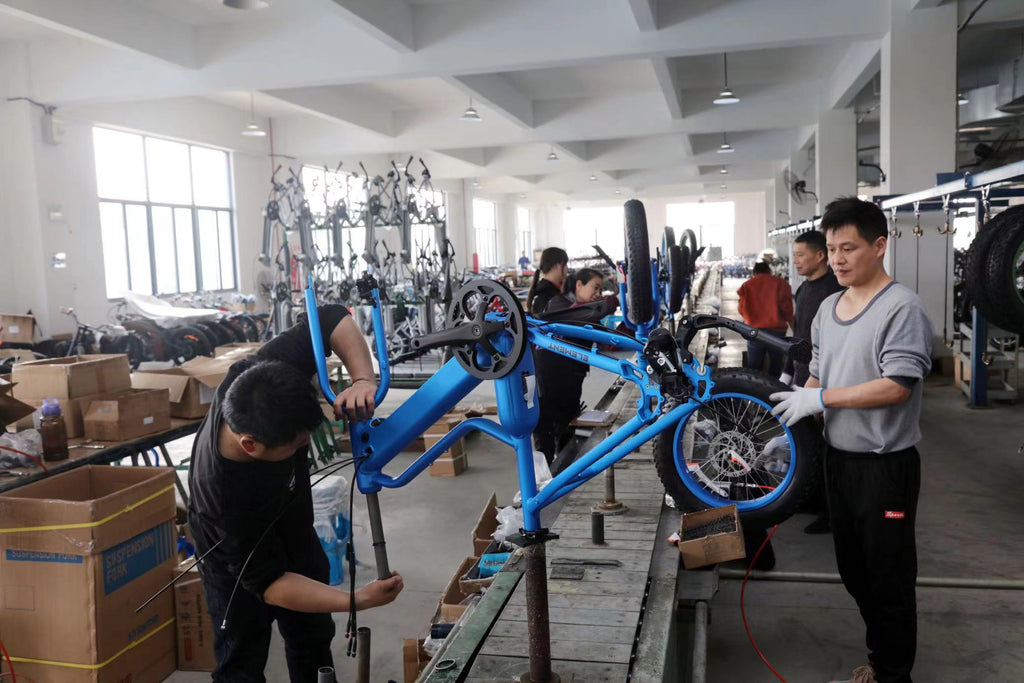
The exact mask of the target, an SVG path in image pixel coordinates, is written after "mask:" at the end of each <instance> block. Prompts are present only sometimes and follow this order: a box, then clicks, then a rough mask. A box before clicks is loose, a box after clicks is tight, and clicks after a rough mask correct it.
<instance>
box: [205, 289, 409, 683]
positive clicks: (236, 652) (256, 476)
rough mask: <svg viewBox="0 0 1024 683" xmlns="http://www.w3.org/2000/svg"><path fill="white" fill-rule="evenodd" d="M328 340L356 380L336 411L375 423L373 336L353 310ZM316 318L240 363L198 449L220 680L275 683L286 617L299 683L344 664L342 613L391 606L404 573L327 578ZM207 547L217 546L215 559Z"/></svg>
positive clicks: (327, 315) (290, 659)
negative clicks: (339, 661)
mask: <svg viewBox="0 0 1024 683" xmlns="http://www.w3.org/2000/svg"><path fill="white" fill-rule="evenodd" d="M318 315H319V318H320V326H321V329H322V330H323V343H324V347H325V348H329V349H332V350H333V351H334V352H335V353H337V354H338V356H339V357H340V358H341V359H342V362H344V364H345V367H346V368H347V369H348V371H349V375H350V377H352V384H351V386H350V387H349V388H348V389H346V390H345V391H343V392H342V393H341V394H340V395H339V396H338V399H337V401H335V403H334V413H335V415H336V416H338V417H340V416H342V415H347V416H349V417H350V418H353V419H355V418H356V417H357V416H358V417H359V418H360V419H367V418H369V417H370V416H371V415H372V413H373V408H374V405H373V402H374V394H375V392H376V389H377V382H376V380H375V378H374V374H373V365H372V362H371V360H370V352H369V349H368V348H367V346H366V342H365V341H364V339H363V337H362V334H360V332H359V329H358V327H357V326H356V324H355V322H354V321H353V319H352V317H351V316H350V315H349V314H348V311H347V310H346V309H345V308H344V307H343V306H337V305H331V306H322V307H320V309H319V311H318ZM315 372H316V366H315V360H314V356H313V343H312V340H311V339H310V333H309V325H308V322H306V321H305V320H303V321H302V322H300V323H299V324H298V325H295V326H294V327H292V328H290V329H289V330H286V331H285V332H284V333H282V334H280V335H278V336H277V337H275V338H274V339H272V340H271V341H269V342H268V343H267V344H266V345H264V346H263V347H262V348H261V349H260V350H259V352H257V354H256V355H254V356H250V357H249V358H245V359H243V360H240V361H238V362H237V363H235V364H234V365H232V366H231V368H230V370H229V371H228V374H227V376H226V377H225V378H224V381H223V382H222V383H221V385H220V387H219V388H218V389H217V391H216V393H215V395H214V397H213V400H212V402H211V404H210V410H209V413H208V414H207V415H206V418H205V419H204V420H203V423H202V424H201V425H200V426H199V431H198V433H197V434H196V439H195V442H194V444H193V446H192V462H191V465H190V467H189V473H188V480H189V489H190V491H191V492H192V496H191V498H190V500H189V510H188V520H189V526H190V528H191V531H192V533H193V535H194V537H195V541H196V552H197V554H198V555H206V557H205V559H204V560H203V561H202V563H201V564H200V565H199V573H200V576H201V578H202V582H203V591H204V593H205V595H206V602H207V607H208V610H209V613H210V617H211V620H212V622H213V624H214V634H213V640H214V652H215V654H216V658H217V668H216V669H215V670H214V672H213V680H214V681H217V682H218V683H263V682H264V681H265V680H266V679H265V678H264V674H263V670H264V667H265V666H266V662H267V654H268V650H269V647H270V634H271V624H272V623H273V622H274V621H276V622H277V625H278V630H279V631H280V632H281V636H282V637H283V639H284V645H285V657H286V660H287V664H288V675H289V678H290V680H291V682H292V683H309V682H310V681H314V680H317V671H318V669H319V668H320V667H325V666H329V667H333V662H332V658H331V640H332V639H333V638H334V620H333V619H332V617H331V614H330V613H331V612H346V611H348V610H349V609H350V607H352V606H353V602H354V607H355V609H357V610H362V609H367V608H370V607H376V606H379V605H385V604H387V603H389V602H391V601H392V600H394V599H395V597H397V595H398V593H399V592H400V591H401V590H402V577H401V576H399V575H398V574H394V575H393V576H392V577H391V578H389V579H386V580H383V581H373V582H372V583H370V584H368V585H366V586H364V587H362V588H360V589H359V590H357V591H356V592H355V593H354V594H350V593H348V592H347V591H343V590H338V589H337V588H334V587H332V586H330V585H328V584H327V581H328V579H329V576H330V567H329V565H328V561H327V557H326V555H325V554H324V551H323V548H322V547H321V545H320V539H319V537H318V536H317V534H316V531H315V530H314V529H313V502H312V492H311V484H310V476H309V455H308V448H307V444H308V443H309V436H310V431H311V430H313V429H315V428H316V427H317V426H318V425H319V424H320V422H321V421H322V419H323V414H322V413H321V411H320V405H319V402H318V398H317V394H316V390H315V389H314V387H313V384H312V382H311V381H310V380H311V379H312V377H313V375H314V374H315ZM207 551H210V552H209V554H208V555H207Z"/></svg>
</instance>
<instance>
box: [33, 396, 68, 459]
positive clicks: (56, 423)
mask: <svg viewBox="0 0 1024 683" xmlns="http://www.w3.org/2000/svg"><path fill="white" fill-rule="evenodd" d="M42 413H43V417H42V419H41V420H39V435H40V436H41V437H42V439H43V460H45V461H46V462H53V461H55V460H66V459H67V457H68V433H67V430H66V429H65V428H64V418H63V417H62V416H61V414H60V403H58V402H57V399H55V398H48V399H46V400H45V401H43V410H42Z"/></svg>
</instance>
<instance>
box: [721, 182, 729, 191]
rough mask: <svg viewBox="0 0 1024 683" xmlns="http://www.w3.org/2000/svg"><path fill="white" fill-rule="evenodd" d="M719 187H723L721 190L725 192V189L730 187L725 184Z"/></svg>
mask: <svg viewBox="0 0 1024 683" xmlns="http://www.w3.org/2000/svg"><path fill="white" fill-rule="evenodd" d="M719 187H721V188H722V189H723V190H724V189H725V188H727V187H729V186H728V185H726V184H725V183H722V184H721V185H720V186H719Z"/></svg>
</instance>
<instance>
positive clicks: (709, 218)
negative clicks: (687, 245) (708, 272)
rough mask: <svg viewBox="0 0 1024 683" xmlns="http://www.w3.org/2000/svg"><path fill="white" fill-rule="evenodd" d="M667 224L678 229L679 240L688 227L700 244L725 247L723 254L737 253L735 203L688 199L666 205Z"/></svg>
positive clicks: (727, 256) (727, 255)
mask: <svg viewBox="0 0 1024 683" xmlns="http://www.w3.org/2000/svg"><path fill="white" fill-rule="evenodd" d="M665 216H666V218H667V219H668V225H671V226H672V227H673V228H674V229H675V231H676V239H677V240H678V239H679V235H680V234H682V231H683V230H684V229H686V228H689V229H690V230H693V232H694V233H695V234H696V235H697V244H706V245H708V246H712V247H721V248H722V257H723V258H729V257H731V256H737V254H736V253H735V233H736V207H735V205H734V204H733V203H732V202H688V203H685V204H669V205H668V206H667V207H665Z"/></svg>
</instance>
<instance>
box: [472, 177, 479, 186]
mask: <svg viewBox="0 0 1024 683" xmlns="http://www.w3.org/2000/svg"><path fill="white" fill-rule="evenodd" d="M473 187H480V181H479V180H477V179H476V178H474V179H473Z"/></svg>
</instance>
